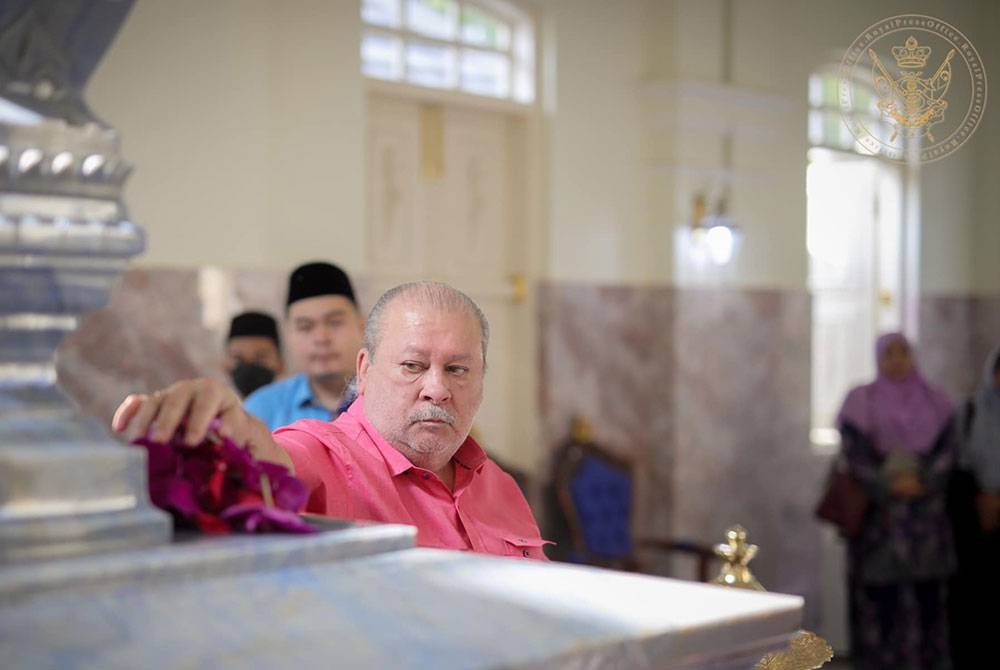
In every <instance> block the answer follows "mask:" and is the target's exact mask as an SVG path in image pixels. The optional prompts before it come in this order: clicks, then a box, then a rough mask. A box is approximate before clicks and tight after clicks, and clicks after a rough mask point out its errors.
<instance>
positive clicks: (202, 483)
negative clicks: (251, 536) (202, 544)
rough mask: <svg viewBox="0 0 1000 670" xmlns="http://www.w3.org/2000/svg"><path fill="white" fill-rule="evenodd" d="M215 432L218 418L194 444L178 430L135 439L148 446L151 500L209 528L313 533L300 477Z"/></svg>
mask: <svg viewBox="0 0 1000 670" xmlns="http://www.w3.org/2000/svg"><path fill="white" fill-rule="evenodd" d="M217 431H218V422H217V421H215V422H213V424H212V426H211V427H210V429H209V437H208V438H207V439H206V440H205V441H204V442H202V443H201V444H199V445H197V446H194V447H188V446H186V445H184V443H183V441H182V437H181V435H180V433H178V434H176V435H174V437H173V438H172V439H171V440H170V441H169V442H168V443H159V442H153V441H152V440H150V439H149V437H144V438H140V439H137V440H135V441H134V442H133V443H132V444H134V445H137V446H142V447H145V448H146V452H147V455H148V458H147V462H148V471H149V497H150V499H151V500H152V502H153V504H154V505H156V506H157V507H159V508H161V509H164V510H166V511H168V512H170V513H171V514H172V515H173V516H174V518H175V519H176V520H177V521H178V522H179V523H181V524H183V525H188V526H195V527H197V528H198V529H200V530H201V531H202V532H206V533H229V532H232V531H240V532H246V533H259V532H287V533H312V532H315V530H316V529H315V528H313V527H312V526H310V525H309V524H308V523H306V522H305V521H303V520H302V519H301V518H300V517H299V516H298V514H297V512H298V510H300V509H301V508H302V507H303V506H304V505H305V502H306V498H307V497H308V494H307V492H306V489H305V486H303V484H302V482H300V481H299V480H298V479H296V478H295V477H294V476H293V475H292V474H291V473H290V472H289V471H288V470H287V469H286V468H285V467H284V466H281V465H278V464H277V463H269V462H266V461H258V460H257V459H255V458H254V457H253V455H252V454H251V453H250V452H249V451H248V450H246V449H244V448H243V447H241V446H239V445H237V444H235V443H234V442H233V441H232V440H230V439H229V438H223V437H218V433H217Z"/></svg>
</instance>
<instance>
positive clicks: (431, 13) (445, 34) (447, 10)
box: [406, 0, 458, 40]
mask: <svg viewBox="0 0 1000 670" xmlns="http://www.w3.org/2000/svg"><path fill="white" fill-rule="evenodd" d="M406 27H407V28H409V29H410V30H412V31H413V32H415V33H420V34H422V35H427V36H428V37H436V38H437V39H439V40H454V39H455V38H456V37H457V36H458V3H457V2H455V0H406Z"/></svg>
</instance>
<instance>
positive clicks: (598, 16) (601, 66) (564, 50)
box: [539, 0, 652, 282]
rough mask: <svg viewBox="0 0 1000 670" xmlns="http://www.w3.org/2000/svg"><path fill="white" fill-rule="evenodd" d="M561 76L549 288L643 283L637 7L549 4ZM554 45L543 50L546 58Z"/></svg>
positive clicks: (579, 0)
mask: <svg viewBox="0 0 1000 670" xmlns="http://www.w3.org/2000/svg"><path fill="white" fill-rule="evenodd" d="M539 5H540V8H541V10H542V12H543V15H544V17H545V18H544V20H545V21H546V23H547V27H548V29H547V30H546V34H547V35H552V36H554V41H555V44H554V49H555V62H556V67H557V70H558V74H557V77H556V81H555V88H554V91H547V95H552V96H554V99H553V100H551V102H553V103H554V112H553V113H552V114H551V115H550V116H549V118H548V119H547V121H548V124H549V128H550V131H551V134H550V139H549V149H550V163H549V184H550V189H551V190H550V193H549V203H550V207H549V213H550V221H549V226H550V228H549V232H550V235H549V262H548V265H549V267H548V270H549V275H550V277H551V278H554V279H561V280H585V281H597V282H620V281H626V282H627V281H634V280H643V279H646V278H647V277H648V275H649V273H650V267H649V266H650V265H651V264H652V261H651V260H650V259H649V257H648V256H647V249H648V247H649V245H648V244H646V238H645V232H646V230H645V229H646V227H647V222H648V214H647V207H646V197H647V195H646V172H645V170H644V169H643V163H642V139H643V137H642V127H641V107H640V100H639V94H640V87H639V84H640V74H641V68H642V51H641V44H640V39H639V34H640V30H641V27H642V23H641V20H642V15H641V12H640V11H639V9H640V7H639V4H638V3H636V2H606V1H605V0H546V1H544V2H540V3H539ZM552 47H553V45H551V44H550V45H547V48H550V49H551V48H552Z"/></svg>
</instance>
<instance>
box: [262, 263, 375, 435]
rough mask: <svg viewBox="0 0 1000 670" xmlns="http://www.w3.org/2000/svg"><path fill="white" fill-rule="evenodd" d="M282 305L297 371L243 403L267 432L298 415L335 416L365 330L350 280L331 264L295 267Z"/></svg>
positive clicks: (305, 416) (324, 418)
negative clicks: (284, 305)
mask: <svg viewBox="0 0 1000 670" xmlns="http://www.w3.org/2000/svg"><path fill="white" fill-rule="evenodd" d="M286 305H287V307H286V310H285V341H286V344H287V347H288V353H289V355H290V357H291V359H292V362H293V364H294V365H295V366H296V367H297V368H298V369H299V370H301V372H300V373H299V374H297V375H294V376H292V377H289V378H288V379H284V380H282V381H279V382H275V383H273V384H268V385H267V386H265V387H263V388H261V389H258V390H257V391H255V392H254V393H253V394H251V395H250V396H249V397H248V398H247V399H246V401H245V403H244V406H245V407H246V409H247V411H248V412H250V413H251V414H253V415H254V416H256V417H258V418H259V419H261V420H262V421H263V422H264V423H266V424H267V425H268V427H269V428H270V429H271V430H275V429H277V428H280V427H281V426H287V425H288V424H290V423H294V422H295V421H298V420H299V419H321V420H324V421H330V420H332V419H334V418H336V416H337V415H338V414H339V413H340V411H339V410H341V409H343V407H342V406H341V405H342V401H344V400H345V391H347V382H348V380H349V379H350V378H351V376H352V375H353V374H354V366H355V362H356V359H357V356H358V350H359V349H360V348H361V338H362V336H363V335H364V328H365V320H364V317H363V316H362V314H361V312H360V311H359V310H358V304H357V299H356V297H355V295H354V287H353V286H352V285H351V280H350V279H349V278H348V276H347V274H346V273H345V272H344V271H343V270H341V269H340V268H339V267H337V266H336V265H332V264H330V263H306V264H305V265H301V266H299V267H297V268H295V270H294V271H293V272H292V274H291V276H290V277H289V279H288V299H287V301H286Z"/></svg>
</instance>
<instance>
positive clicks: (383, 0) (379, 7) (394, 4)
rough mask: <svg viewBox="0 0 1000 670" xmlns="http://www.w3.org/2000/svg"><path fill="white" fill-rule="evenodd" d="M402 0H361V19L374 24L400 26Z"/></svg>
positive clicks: (388, 26) (387, 26)
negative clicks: (400, 3) (400, 4)
mask: <svg viewBox="0 0 1000 670" xmlns="http://www.w3.org/2000/svg"><path fill="white" fill-rule="evenodd" d="M399 2H400V0H361V20H362V21H364V22H365V23H368V24H370V25H373V26H385V27H386V28H398V27H399V18H400V11H399Z"/></svg>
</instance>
